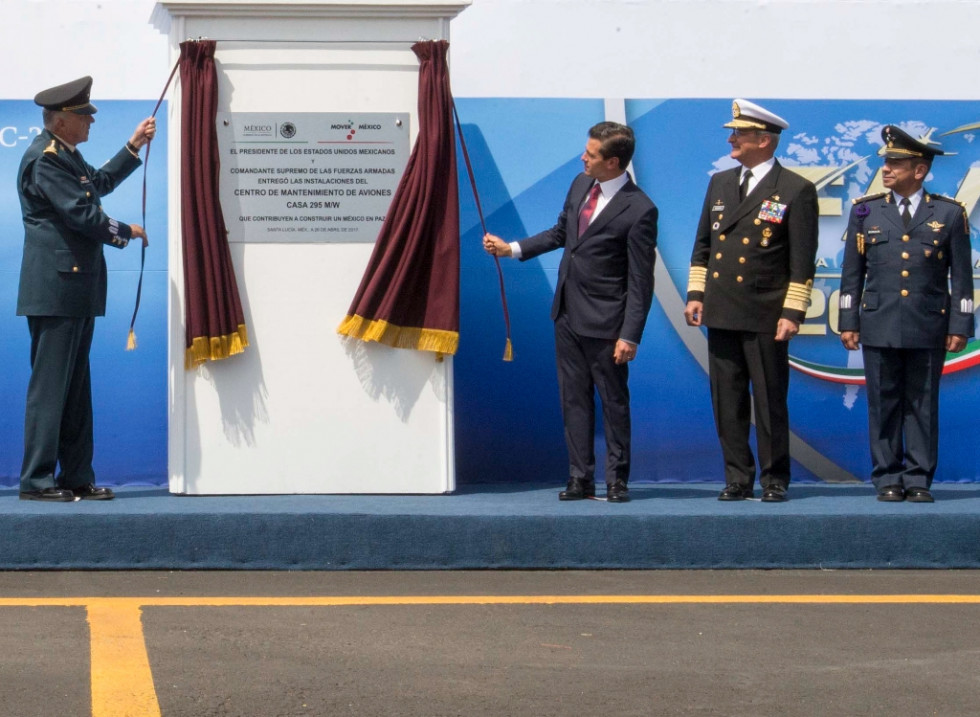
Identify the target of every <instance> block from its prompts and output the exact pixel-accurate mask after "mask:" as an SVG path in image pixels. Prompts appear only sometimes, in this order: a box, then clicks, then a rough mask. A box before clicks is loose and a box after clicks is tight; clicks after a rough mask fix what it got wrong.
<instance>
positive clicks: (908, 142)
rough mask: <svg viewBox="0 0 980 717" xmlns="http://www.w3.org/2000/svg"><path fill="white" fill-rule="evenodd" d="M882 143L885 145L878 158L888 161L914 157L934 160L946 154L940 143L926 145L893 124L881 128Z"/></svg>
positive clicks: (879, 151)
mask: <svg viewBox="0 0 980 717" xmlns="http://www.w3.org/2000/svg"><path fill="white" fill-rule="evenodd" d="M929 134H932V133H931V132H928V133H927V136H928V135H929ZM881 141H882V142H884V143H885V144H884V146H883V147H882V148H881V149H879V150H878V156H879V157H885V158H887V159H912V158H913V157H923V158H925V159H932V158H933V157H935V156H937V155H940V154H946V153H945V152H944V151H943V150H942V148H941V147H940V146H939V143H938V142H933V143H932V144H926V143H925V142H923V141H922V140H921V139H915V138H913V137H912V135H910V134H909V133H908V132H906V131H905V130H903V129H902V128H901V127H897V126H895V125H893V124H886V125H885V126H884V127H882V128H881ZM929 141H930V142H932V140H929Z"/></svg>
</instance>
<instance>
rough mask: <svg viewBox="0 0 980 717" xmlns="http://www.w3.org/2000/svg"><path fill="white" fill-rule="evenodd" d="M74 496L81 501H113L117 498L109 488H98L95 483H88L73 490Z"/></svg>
mask: <svg viewBox="0 0 980 717" xmlns="http://www.w3.org/2000/svg"><path fill="white" fill-rule="evenodd" d="M71 492H72V494H73V495H74V496H75V497H76V498H80V499H81V500H112V499H113V498H115V497H116V494H115V493H113V492H112V491H111V490H110V489H109V488H98V487H96V486H95V484H93V483H86V484H85V485H80V486H78V487H77V488H72V489H71Z"/></svg>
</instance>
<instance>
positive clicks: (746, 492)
mask: <svg viewBox="0 0 980 717" xmlns="http://www.w3.org/2000/svg"><path fill="white" fill-rule="evenodd" d="M753 495H755V493H754V492H753V491H752V489H751V488H749V487H748V486H744V485H739V484H738V483H729V484H728V485H726V486H725V490H723V491H722V492H721V493H720V494H719V495H718V500H745V499H746V498H751V497H752V496H753Z"/></svg>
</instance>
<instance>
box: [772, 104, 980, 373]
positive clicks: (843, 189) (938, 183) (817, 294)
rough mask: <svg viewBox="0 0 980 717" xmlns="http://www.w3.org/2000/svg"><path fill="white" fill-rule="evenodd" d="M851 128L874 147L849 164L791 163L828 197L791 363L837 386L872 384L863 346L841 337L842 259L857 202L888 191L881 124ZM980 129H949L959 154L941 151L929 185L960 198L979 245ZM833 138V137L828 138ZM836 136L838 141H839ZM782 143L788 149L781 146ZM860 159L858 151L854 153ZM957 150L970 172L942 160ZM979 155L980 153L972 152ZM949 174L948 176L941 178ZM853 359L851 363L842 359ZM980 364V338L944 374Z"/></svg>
mask: <svg viewBox="0 0 980 717" xmlns="http://www.w3.org/2000/svg"><path fill="white" fill-rule="evenodd" d="M854 124H855V125H856V127H854V128H851V129H852V134H851V138H852V139H853V140H854V142H853V144H854V146H857V145H859V144H860V143H866V144H867V153H866V154H864V153H862V154H863V156H859V157H857V158H856V159H853V160H852V161H850V162H848V163H847V164H844V165H843V166H829V167H828V166H791V167H789V168H790V169H792V170H793V171H795V172H797V173H799V174H801V175H803V176H804V177H806V178H807V179H809V180H810V181H812V182H813V183H814V184H815V185H816V186H817V190H818V193H819V201H820V249H819V250H818V254H817V267H816V274H815V276H814V279H813V292H812V295H811V305H810V308H809V310H808V311H807V315H806V322H805V323H804V324H803V325H802V326H801V327H800V336H801V337H803V340H800V339H797V340H796V341H794V342H793V344H792V346H793V348H794V353H795V352H797V351H800V352H802V353H804V354H806V358H804V357H801V356H798V355H791V356H790V365H791V366H792V367H793V368H794V369H796V370H797V371H800V372H801V373H804V374H806V375H808V376H812V377H814V378H817V379H821V380H824V381H830V382H833V383H837V384H851V385H863V384H864V369H863V367H862V366H861V352H860V351H847V350H845V349H844V348H843V346H841V343H840V329H839V327H838V319H839V312H838V299H839V296H840V278H841V262H842V260H843V256H844V241H843V239H844V235H845V233H846V228H847V218H848V214H849V212H850V207H851V200H852V199H855V198H857V197H860V196H863V195H865V194H874V193H877V192H882V191H885V187H884V184H883V183H882V179H881V159H880V158H879V157H878V156H877V154H876V152H877V148H878V147H879V146H880V145H881V140H880V131H881V124H880V123H871V122H867V123H854ZM902 126H903V129H905V130H906V131H908V132H909V133H910V134H912V135H913V136H919V138H920V141H923V142H927V143H935V141H934V140H933V139H932V135H933V132H934V131H935V130H934V129H933V128H929V127H924V126H923V125H921V124H917V123H909V124H905V125H902ZM978 129H980V122H978V123H975V124H969V125H964V126H962V127H957V128H956V129H953V130H950V131H948V132H944V133H943V135H944V136H945V139H944V141H943V143H942V144H943V149H944V151H946V153H947V154H954V157H939V158H937V159H936V161H935V162H934V163H933V168H932V169H933V171H932V173H931V174H930V176H929V177H927V179H926V182H925V186H926V190H927V191H928V192H931V193H936V194H945V195H946V196H949V197H953V198H954V199H956V200H957V201H959V202H960V203H961V204H962V205H963V207H964V209H965V211H966V214H967V216H968V217H970V218H971V222H970V224H971V227H970V242H971V245H973V246H974V247H976V245H977V241H978V239H980V235H978V233H977V231H976V230H975V229H974V228H973V221H972V215H973V212H974V209H975V208H976V206H977V202H978V200H980V148H974V147H973V146H972V143H973V142H974V140H975V139H977V138H978V137H980V135H974V134H973V133H974V131H976V130H978ZM825 141H826V140H825ZM835 141H836V140H835ZM811 142H812V143H816V142H817V140H816V139H807V138H800V137H795V138H794V142H793V144H791V145H789V146H788V147H787V151H788V153H789V154H790V156H793V155H795V158H799V159H804V158H806V157H807V152H808V151H812V150H809V149H808V148H807V146H806V145H807V144H808V143H811ZM781 149H782V148H781ZM850 154H851V156H852V157H853V156H854V154H855V153H853V152H852V153H850ZM956 154H962V155H965V158H966V159H967V160H977V161H972V162H970V164H972V165H973V166H968V167H967V168H966V169H965V174H964V173H963V172H964V170H963V169H962V165H963V162H962V161H959V162H958V166H959V167H960V168H961V169H959V170H957V171H959V172H960V174H959V176H947V174H948V172H944V171H943V169H944V168H943V167H942V166H941V165H940V163H941V162H943V161H944V160H945V161H947V162H949V161H950V160H953V159H957V158H956V157H955V155H956ZM974 154H975V155H976V157H973V156H972V155H974ZM940 173H942V175H943V176H942V177H941V178H940V177H938V176H937V175H939V174H940ZM972 254H973V262H974V264H973V267H974V280H976V278H977V277H978V276H980V274H978V272H980V260H978V256H980V254H978V251H977V249H976V248H974V249H973V252H972ZM974 305H980V291H977V290H976V288H974ZM842 362H846V363H845V365H840V364H841V363H842ZM977 364H980V340H976V339H971V340H970V341H969V342H968V344H967V347H966V349H964V350H963V351H961V352H960V353H958V354H948V355H947V356H946V364H945V367H944V369H943V372H944V373H952V372H955V371H961V370H963V369H966V368H971V367H973V366H976V365H977Z"/></svg>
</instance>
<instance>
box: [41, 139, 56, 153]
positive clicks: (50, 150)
mask: <svg viewBox="0 0 980 717" xmlns="http://www.w3.org/2000/svg"><path fill="white" fill-rule="evenodd" d="M44 153H45V154H58V140H56V139H53V140H51V144H49V145H48V146H47V147H45V148H44Z"/></svg>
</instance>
